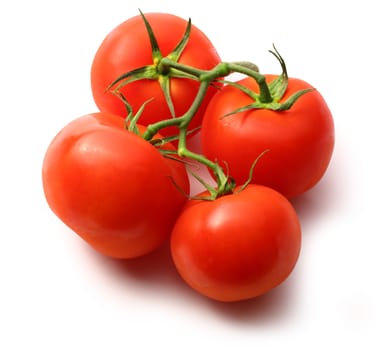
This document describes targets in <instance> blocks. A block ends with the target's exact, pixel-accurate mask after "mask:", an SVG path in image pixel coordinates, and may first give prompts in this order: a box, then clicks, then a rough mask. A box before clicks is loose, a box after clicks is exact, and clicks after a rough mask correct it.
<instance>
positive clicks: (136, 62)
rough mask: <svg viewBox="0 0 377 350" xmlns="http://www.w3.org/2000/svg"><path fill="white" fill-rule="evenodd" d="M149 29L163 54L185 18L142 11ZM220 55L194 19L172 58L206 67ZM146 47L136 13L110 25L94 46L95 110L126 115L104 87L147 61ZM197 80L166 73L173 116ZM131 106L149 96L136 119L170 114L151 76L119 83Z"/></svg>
mask: <svg viewBox="0 0 377 350" xmlns="http://www.w3.org/2000/svg"><path fill="white" fill-rule="evenodd" d="M144 15H145V17H146V18H147V20H148V21H149V23H150V25H151V26H152V28H153V31H154V33H155V36H156V39H157V42H158V45H159V48H160V50H161V53H162V55H163V56H167V55H168V54H170V53H171V52H172V51H173V49H174V48H175V46H176V45H177V44H178V43H179V41H180V40H181V38H182V36H183V33H184V32H185V29H186V26H187V21H186V20H184V19H182V18H180V17H177V16H174V15H171V14H166V13H146V14H144ZM220 61H221V59H220V57H219V55H218V53H217V51H216V49H215V48H214V46H213V45H212V43H211V42H210V40H209V39H208V38H207V36H206V35H205V34H204V33H203V32H202V31H200V29H198V28H197V27H196V26H195V25H192V27H191V34H190V38H189V41H188V43H187V46H186V47H185V49H184V50H183V52H182V54H181V56H180V58H179V60H178V62H179V63H182V64H186V65H190V66H193V67H196V68H200V69H211V68H213V67H214V66H216V65H217V64H218V63H219V62H220ZM152 64H153V62H152V51H151V46H150V43H149V38H148V34H147V31H146V28H145V25H144V23H143V20H142V17H141V16H135V17H132V18H130V19H128V20H126V21H125V22H123V23H121V24H120V25H118V26H117V27H116V28H114V29H113V30H112V31H111V32H110V33H109V34H108V35H107V37H106V38H105V39H104V40H103V42H102V44H101V45H100V47H99V48H98V50H97V52H96V54H95V57H94V60H93V63H92V68H91V86H92V93H93V97H94V100H95V102H96V104H97V106H98V108H99V109H100V110H101V111H106V112H111V113H115V114H119V115H122V116H125V115H126V109H125V107H124V104H123V103H122V102H121V101H120V100H119V99H118V98H117V97H115V96H114V95H112V94H111V93H108V92H105V89H106V88H107V87H108V86H109V85H110V84H111V83H112V82H113V81H114V80H115V79H117V78H118V77H119V76H121V75H122V74H124V73H126V72H128V71H131V70H133V69H136V68H139V67H142V66H146V65H152ZM198 86H199V85H198V83H197V82H196V81H193V80H190V79H178V78H172V79H171V81H170V92H171V98H172V101H173V104H174V107H175V114H176V116H181V115H182V114H183V113H185V112H186V111H187V109H188V108H189V107H190V105H191V103H192V101H193V99H194V97H195V96H196V93H197V90H198ZM121 91H122V92H123V94H124V95H125V97H126V98H127V99H128V100H129V102H130V104H131V105H132V107H133V109H134V111H136V110H138V109H139V108H140V106H141V105H142V104H143V103H144V102H145V101H147V100H149V99H150V98H153V100H152V101H151V102H149V103H148V105H147V106H146V108H145V110H144V112H143V115H142V117H141V118H140V120H139V123H140V124H143V125H148V124H151V123H154V122H156V121H159V120H162V119H168V118H170V117H171V113H170V111H169V109H168V105H167V103H166V101H165V98H164V96H163V94H162V91H161V88H160V85H159V82H158V81H157V80H141V81H136V82H133V83H131V84H129V85H127V86H125V87H124V88H122V89H121ZM215 92H216V89H215V88H214V87H210V89H209V90H208V93H207V94H206V97H205V99H204V101H203V103H202V105H201V106H200V108H199V110H198V112H197V114H196V116H195V118H194V120H193V122H192V123H191V124H190V129H193V128H196V127H197V126H199V125H200V122H201V119H202V116H203V113H204V111H205V107H206V105H207V104H208V102H209V100H210V98H211V97H212V96H213V94H214V93H215ZM176 133H177V130H176V129H175V128H172V127H170V128H166V129H164V130H162V134H163V135H165V136H166V135H172V134H176Z"/></svg>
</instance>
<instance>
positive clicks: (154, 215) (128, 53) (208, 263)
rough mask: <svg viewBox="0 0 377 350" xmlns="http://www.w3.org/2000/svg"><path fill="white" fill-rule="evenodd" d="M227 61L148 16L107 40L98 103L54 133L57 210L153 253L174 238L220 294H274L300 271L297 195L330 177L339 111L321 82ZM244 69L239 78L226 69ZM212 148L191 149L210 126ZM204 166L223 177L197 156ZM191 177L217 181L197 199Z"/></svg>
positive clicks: (174, 23) (207, 291) (160, 17)
mask: <svg viewBox="0 0 377 350" xmlns="http://www.w3.org/2000/svg"><path fill="white" fill-rule="evenodd" d="M272 53H273V54H274V56H275V57H276V58H277V59H278V60H279V62H280V64H281V67H282V74H280V75H267V76H264V75H262V74H260V73H259V72H258V69H257V67H256V66H255V65H253V64H250V63H245V62H238V63H225V62H222V61H221V59H220V56H219V54H218V53H217V51H216V49H215V48H214V46H213V45H212V43H211V42H210V40H209V39H208V38H207V37H206V35H205V34H204V33H203V32H202V31H200V30H199V29H198V28H197V27H195V26H194V25H192V24H191V21H190V20H189V21H186V20H184V19H182V18H179V17H177V16H174V15H171V14H164V13H147V14H143V13H141V12H140V15H138V16H135V17H132V18H129V19H127V20H126V21H125V22H123V23H122V24H120V25H119V26H117V27H116V28H114V29H113V30H112V31H111V32H110V33H109V34H108V36H107V37H106V38H105V39H104V40H103V42H102V43H101V44H100V46H99V48H98V51H97V53H96V55H95V57H94V60H93V64H92V69H91V88H92V93H93V98H94V101H95V103H96V104H97V106H98V111H97V112H95V113H91V114H88V115H85V116H82V117H80V118H77V119H75V120H73V121H71V122H70V123H69V124H68V125H67V126H66V127H64V128H63V129H62V130H61V131H60V132H59V133H58V134H57V135H56V136H55V138H54V139H53V140H52V142H51V144H50V145H49V147H48V149H47V151H46V154H45V158H44V162H43V169H42V180H43V187H44V193H45V197H46V200H47V202H48V204H49V206H50V207H51V209H52V211H53V212H54V213H55V214H56V215H57V216H58V217H59V218H60V219H61V220H62V221H63V222H64V223H65V224H66V225H67V226H69V227H70V228H71V229H72V230H73V231H74V232H76V233H77V234H78V235H80V236H81V237H82V238H83V239H84V240H85V241H86V242H88V244H90V245H91V246H92V247H93V248H94V249H95V250H97V251H98V252H100V253H101V254H104V255H106V256H109V257H113V258H119V259H130V258H136V257H141V256H143V255H145V254H148V253H150V252H152V251H153V250H155V249H157V248H158V247H160V246H161V245H162V244H163V243H164V242H166V241H167V240H170V247H171V254H172V258H173V261H174V264H175V266H176V268H177V271H178V273H179V274H180V276H181V277H182V279H183V280H184V281H186V282H187V283H188V284H189V285H190V286H191V287H192V288H193V289H194V290H196V291H197V292H199V293H201V294H203V295H205V296H207V297H209V298H212V299H215V300H219V301H238V300H244V299H250V298H253V297H256V296H258V295H261V294H264V293H266V292H268V291H269V290H271V289H272V288H274V287H276V286H277V285H279V284H280V283H282V282H283V281H284V280H285V279H286V278H287V277H288V276H289V274H290V273H291V271H292V270H293V268H294V266H295V264H296V262H297V259H298V257H299V253H300V249H301V227H300V222H299V219H298V216H297V214H296V212H295V209H294V208H293V206H292V204H291V203H290V201H289V199H290V198H291V197H294V196H298V195H301V194H302V193H304V192H305V191H307V190H308V189H310V188H312V187H313V186H314V185H315V184H316V183H317V182H318V181H319V180H320V179H321V178H322V177H323V175H324V173H325V171H326V169H327V167H328V164H329V162H330V159H331V155H332V151H333V147H334V125H333V119H332V116H331V112H330V110H329V108H328V107H327V105H326V102H325V100H324V99H323V97H322V96H321V95H320V93H319V92H318V91H316V90H315V89H313V88H312V87H311V86H310V85H309V84H308V83H306V82H304V81H302V80H298V79H293V78H290V77H289V78H288V75H287V70H286V67H285V62H284V61H283V59H282V58H281V56H280V54H279V53H278V52H277V51H276V50H275V51H272ZM232 72H239V73H242V74H245V75H246V76H245V77H244V78H243V79H241V80H240V81H238V82H228V81H226V80H224V79H223V78H224V77H226V76H227V75H229V74H230V73H232ZM198 127H199V128H201V131H200V142H201V147H202V152H203V154H198V153H195V152H193V151H192V150H189V149H188V148H187V142H186V140H187V138H188V137H190V135H192V134H193V133H195V132H196V131H197V129H198ZM191 160H193V161H196V162H200V163H202V164H204V165H205V166H206V167H207V168H208V169H209V171H210V173H211V174H212V175H213V177H214V180H215V182H216V186H211V185H210V184H207V183H206V182H205V181H204V180H203V179H201V178H200V176H199V175H198V174H195V168H193V167H192V166H191V165H190V164H191V163H190V162H191ZM190 176H192V177H195V178H196V179H198V180H199V181H200V182H201V183H202V184H203V185H204V187H205V188H206V189H205V191H203V193H200V194H197V195H195V196H193V197H189V194H190V181H189V179H190Z"/></svg>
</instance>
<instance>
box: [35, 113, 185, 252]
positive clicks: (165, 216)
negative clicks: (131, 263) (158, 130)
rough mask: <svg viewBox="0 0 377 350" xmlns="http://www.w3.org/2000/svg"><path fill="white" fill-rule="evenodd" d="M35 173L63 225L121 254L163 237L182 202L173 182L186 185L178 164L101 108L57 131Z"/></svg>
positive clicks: (144, 248) (153, 245) (96, 246)
mask: <svg viewBox="0 0 377 350" xmlns="http://www.w3.org/2000/svg"><path fill="white" fill-rule="evenodd" d="M167 147H171V146H167ZM172 179H173V180H174V183H173V181H172ZM42 180H43V189H44V193H45V197H46V200H47V202H48V204H49V206H50V207H51V209H52V211H53V212H54V213H55V214H56V215H57V216H58V217H59V218H60V219H61V220H62V221H63V222H64V223H65V224H66V225H67V226H69V227H70V228H71V229H72V230H73V231H74V232H76V233H77V234H79V235H80V236H81V237H82V238H83V239H84V240H85V241H86V242H87V243H88V244H89V245H91V246H92V247H93V248H94V249H95V250H97V251H98V252H99V253H101V254H104V255H106V256H109V257H113V258H123V259H124V258H134V257H138V256H142V255H145V254H147V253H149V252H151V251H153V250H154V249H156V248H158V247H159V246H160V245H161V244H163V242H164V241H166V239H167V238H168V237H169V236H170V231H171V229H172V226H173V225H174V222H175V219H176V217H177V216H178V214H179V212H180V210H181V208H182V206H183V205H184V204H185V202H186V197H185V196H184V195H183V194H182V193H181V192H180V191H178V190H177V188H176V186H179V187H180V188H182V190H183V191H189V181H188V176H187V172H186V169H185V167H184V165H183V164H181V163H180V162H178V161H174V160H171V159H167V158H165V157H163V156H162V155H161V154H160V152H159V151H158V150H157V149H156V148H155V147H154V146H152V145H151V144H150V143H148V142H147V141H145V140H143V139H142V138H141V137H139V136H137V135H135V134H133V133H130V132H128V131H127V130H125V129H124V127H123V121H122V119H121V118H119V116H117V115H113V114H109V113H102V112H99V113H94V114H89V115H86V116H83V117H80V118H78V119H76V120H73V121H72V122H70V123H69V124H68V125H67V126H65V127H64V128H63V129H62V130H61V131H60V132H59V133H58V134H57V135H56V137H55V138H54V139H53V140H52V142H51V144H50V145H49V147H48V149H47V151H46V154H45V158H44V162H43V168H42ZM175 184H176V185H175Z"/></svg>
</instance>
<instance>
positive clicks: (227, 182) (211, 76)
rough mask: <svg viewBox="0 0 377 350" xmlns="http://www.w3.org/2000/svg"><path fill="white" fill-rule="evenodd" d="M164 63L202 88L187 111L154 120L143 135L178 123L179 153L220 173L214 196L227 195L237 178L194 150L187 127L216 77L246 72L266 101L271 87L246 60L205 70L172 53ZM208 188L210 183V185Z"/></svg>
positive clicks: (150, 137) (148, 138)
mask: <svg viewBox="0 0 377 350" xmlns="http://www.w3.org/2000/svg"><path fill="white" fill-rule="evenodd" d="M159 64H160V65H161V66H163V67H164V68H168V69H176V70H178V71H180V72H183V73H186V74H188V75H190V76H192V77H194V78H197V79H198V81H199V82H200V85H199V89H198V92H197V94H196V96H195V99H194V101H193V102H192V104H191V106H190V108H189V109H188V110H187V112H186V113H185V114H183V115H182V116H180V117H177V118H170V119H167V120H162V121H159V122H157V123H154V124H151V125H149V126H148V127H147V130H146V131H145V133H144V135H143V138H144V139H145V140H151V139H152V138H153V136H154V135H155V134H156V133H158V131H159V130H161V129H163V128H166V127H169V126H177V128H178V129H179V137H178V150H177V153H178V155H179V156H180V157H183V158H189V159H193V160H195V161H197V162H199V163H201V164H203V165H204V166H206V167H207V168H208V169H210V170H211V171H212V172H213V174H214V175H215V177H216V182H217V189H216V190H215V189H212V191H210V192H211V198H212V199H215V198H217V197H219V196H222V195H226V194H228V193H232V192H233V190H234V187H235V184H234V182H233V181H232V180H231V179H230V178H229V177H228V176H227V175H226V174H225V173H224V170H223V169H222V168H221V167H220V166H219V164H218V163H216V162H213V161H211V160H209V159H208V158H206V157H205V156H203V155H202V154H198V153H194V152H192V151H190V150H189V149H188V148H187V144H186V140H187V131H188V126H189V124H190V122H191V120H192V118H193V117H194V115H195V113H196V112H197V111H198V109H199V107H200V105H201V104H202V102H203V99H204V97H205V95H206V93H207V90H208V88H209V87H210V85H211V83H212V82H214V81H215V80H216V79H218V78H220V77H224V76H227V75H229V74H230V73H233V72H238V73H242V74H246V75H248V76H250V77H252V78H254V79H255V80H256V82H257V83H258V85H259V88H260V100H261V101H262V100H263V101H264V102H271V101H272V97H271V94H270V90H269V87H268V85H267V83H266V79H265V77H264V76H263V75H262V74H260V73H258V72H256V71H255V70H253V69H252V68H250V65H244V64H237V63H227V62H222V63H219V64H218V65H217V66H215V67H214V68H212V69H211V70H202V69H197V68H194V67H191V66H187V65H183V64H180V63H178V62H176V61H174V60H171V59H170V58H168V57H164V58H162V59H161V61H160V63H159ZM207 188H208V187H207Z"/></svg>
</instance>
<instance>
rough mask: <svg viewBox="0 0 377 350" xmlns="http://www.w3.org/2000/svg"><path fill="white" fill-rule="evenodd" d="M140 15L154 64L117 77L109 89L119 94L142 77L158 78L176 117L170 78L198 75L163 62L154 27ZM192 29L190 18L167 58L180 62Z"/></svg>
mask: <svg viewBox="0 0 377 350" xmlns="http://www.w3.org/2000/svg"><path fill="white" fill-rule="evenodd" d="M139 12H140V15H141V17H142V19H143V21H144V24H145V27H146V30H147V32H148V36H149V41H150V44H151V48H152V60H153V64H150V65H146V66H142V67H139V68H136V69H134V70H132V71H129V72H126V73H124V74H122V75H121V76H119V77H118V78H117V79H115V80H114V81H113V82H112V83H111V84H110V86H109V87H108V90H110V89H112V88H114V89H115V90H114V93H115V94H117V92H118V91H119V90H120V89H121V88H122V87H123V86H125V85H127V84H129V83H132V82H134V81H137V80H142V79H150V80H157V81H158V82H159V83H160V86H161V90H162V92H163V94H164V96H165V99H166V102H167V105H168V107H169V111H170V113H171V115H172V117H175V111H174V104H173V101H172V98H171V95H170V79H171V78H189V79H194V80H197V77H196V76H194V75H192V74H189V73H186V72H183V71H179V70H176V69H174V68H171V67H170V66H166V65H164V64H163V63H161V60H162V59H163V58H164V56H163V54H162V52H161V50H160V48H159V45H158V42H157V39H156V36H155V34H154V32H153V29H152V27H151V25H150V23H149V22H148V20H147V19H146V17H145V16H144V14H143V13H142V12H141V11H140V10H139ZM190 31H191V19H189V20H188V22H187V26H186V30H185V33H184V34H183V37H182V39H181V40H180V42H179V43H178V44H177V45H176V47H175V48H174V49H173V51H172V52H170V53H169V54H168V55H167V56H166V58H169V60H171V61H173V62H178V60H179V58H180V56H181V54H182V52H183V50H184V48H185V47H186V45H187V42H188V39H189V36H190Z"/></svg>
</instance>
